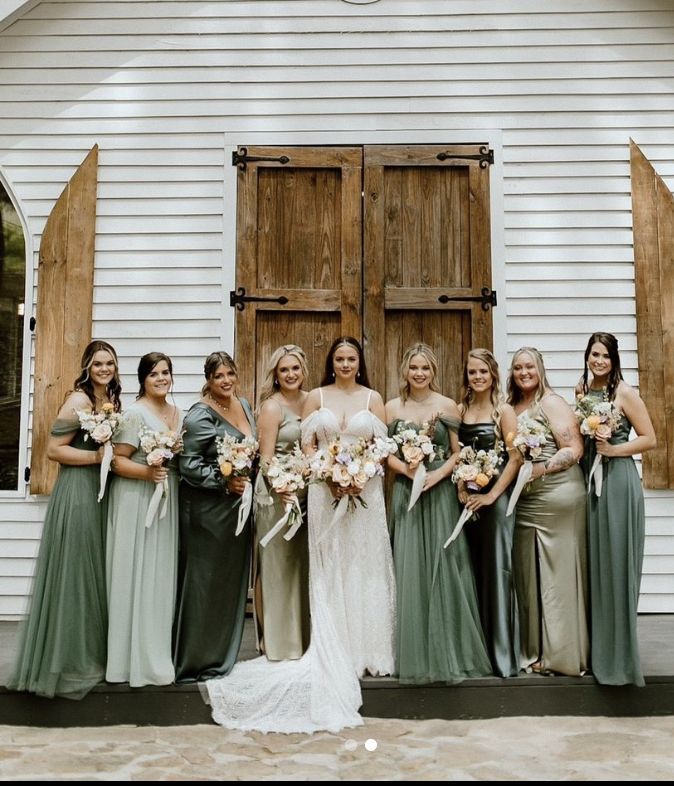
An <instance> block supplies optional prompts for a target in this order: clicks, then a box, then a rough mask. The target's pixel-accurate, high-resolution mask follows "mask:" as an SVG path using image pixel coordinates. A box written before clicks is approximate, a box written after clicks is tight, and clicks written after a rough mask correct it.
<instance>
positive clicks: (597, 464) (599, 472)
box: [587, 453, 604, 497]
mask: <svg viewBox="0 0 674 786" xmlns="http://www.w3.org/2000/svg"><path fill="white" fill-rule="evenodd" d="M601 458H602V457H601V454H599V453H598V454H597V455H596V456H595V457H594V461H593V462H592V469H591V470H590V474H589V475H588V477H587V493H588V494H589V493H590V490H591V488H592V478H593V477H594V493H595V494H596V495H597V496H598V497H601V490H602V486H603V485H604V468H603V467H602V463H601Z"/></svg>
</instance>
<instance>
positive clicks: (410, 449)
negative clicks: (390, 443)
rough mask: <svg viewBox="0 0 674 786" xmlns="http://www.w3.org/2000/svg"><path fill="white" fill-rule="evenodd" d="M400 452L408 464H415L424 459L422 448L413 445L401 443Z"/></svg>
mask: <svg viewBox="0 0 674 786" xmlns="http://www.w3.org/2000/svg"><path fill="white" fill-rule="evenodd" d="M402 453H403V456H404V457H405V461H406V462H407V463H408V464H412V465H417V464H420V463H421V462H422V461H423V460H424V452H423V450H422V449H421V448H419V447H415V446H414V445H403V449H402Z"/></svg>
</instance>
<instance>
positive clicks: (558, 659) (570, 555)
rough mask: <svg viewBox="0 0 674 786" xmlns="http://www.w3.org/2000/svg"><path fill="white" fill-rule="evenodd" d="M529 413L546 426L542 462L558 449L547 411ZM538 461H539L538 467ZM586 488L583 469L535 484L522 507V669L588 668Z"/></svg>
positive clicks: (517, 551) (518, 555) (575, 672)
mask: <svg viewBox="0 0 674 786" xmlns="http://www.w3.org/2000/svg"><path fill="white" fill-rule="evenodd" d="M526 414H527V415H528V416H529V417H530V418H533V419H535V420H538V421H539V422H540V423H542V424H543V425H544V426H545V429H546V436H547V438H548V441H547V443H546V444H545V445H544V446H543V451H542V453H541V455H540V456H539V458H538V459H537V461H539V462H540V461H547V460H548V459H549V458H551V457H552V456H554V455H555V453H556V452H557V451H558V450H559V446H558V445H557V444H556V443H555V439H554V435H553V433H552V430H551V429H550V424H549V423H548V420H547V418H546V416H545V413H544V412H543V410H542V409H541V408H540V406H536V407H535V408H532V409H529V410H527V411H526ZM535 463H536V462H535ZM586 497H587V494H586V489H585V482H584V480H583V472H582V470H581V468H580V467H579V466H578V464H574V465H573V466H572V467H569V468H568V469H565V470H563V471H562V472H554V473H551V474H549V475H545V476H542V477H540V478H537V479H536V480H533V481H531V482H530V483H528V484H527V485H526V486H525V487H524V489H523V491H522V494H521V496H520V498H519V500H518V502H517V508H516V509H515V538H514V543H513V571H514V576H515V588H516V591H517V604H518V607H519V615H520V636H521V652H522V661H521V664H522V666H523V667H525V666H528V665H529V664H532V663H534V662H536V661H540V662H541V664H542V666H543V668H545V669H549V670H550V671H555V672H559V673H560V674H567V675H569V676H579V675H581V674H583V673H584V672H585V671H587V669H588V665H589V649H590V646H589V634H588V626H587V545H586V524H585V505H586Z"/></svg>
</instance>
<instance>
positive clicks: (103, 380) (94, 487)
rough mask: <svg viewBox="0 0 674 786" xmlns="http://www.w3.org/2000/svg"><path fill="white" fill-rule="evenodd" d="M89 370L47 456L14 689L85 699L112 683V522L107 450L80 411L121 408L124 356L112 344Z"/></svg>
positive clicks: (94, 348) (94, 345)
mask: <svg viewBox="0 0 674 786" xmlns="http://www.w3.org/2000/svg"><path fill="white" fill-rule="evenodd" d="M81 367H82V370H81V372H80V374H79V376H78V377H77V379H76V380H75V383H74V385H73V390H72V391H71V392H70V393H69V394H68V395H67V397H66V400H65V401H64V403H63V406H62V407H61V409H60V410H59V413H58V415H57V418H56V421H55V423H54V425H53V427H52V431H51V437H50V439H49V443H48V446H47V455H48V456H49V458H50V459H51V460H52V461H57V462H58V463H59V464H60V471H59V475H58V478H57V480H56V484H55V486H54V490H53V491H52V493H51V497H50V499H49V505H48V506H47V513H46V516H45V521H44V528H43V530H42V542H41V543H40V551H39V553H38V557H37V567H36V572H35V579H34V582H33V593H32V599H31V605H30V609H29V612H28V619H27V621H26V623H25V624H24V626H23V628H22V631H21V641H20V645H19V654H18V657H17V660H16V663H15V665H14V670H13V674H12V676H11V677H10V679H9V681H8V683H7V687H8V688H10V689H11V690H22V691H30V692H31V693H36V694H37V695H38V696H47V697H49V698H51V697H53V696H65V697H67V698H71V699H81V698H82V697H83V696H84V695H85V694H86V693H87V692H88V691H90V690H91V688H93V687H94V685H96V684H97V683H98V682H101V681H102V680H103V679H104V677H105V655H106V640H107V626H108V617H107V608H106V600H105V521H106V515H107V498H104V499H103V500H102V501H101V502H100V503H99V502H97V496H98V489H99V465H100V463H101V457H102V453H103V449H102V447H100V446H99V445H98V444H97V443H96V442H94V441H93V440H92V439H91V437H89V438H88V439H87V433H86V432H85V431H84V430H83V429H82V428H81V427H80V422H79V420H78V418H77V415H76V414H75V412H76V410H92V411H94V412H100V411H101V409H102V407H103V405H104V404H112V407H113V409H114V411H115V412H119V411H120V409H121V404H120V394H121V391H122V388H121V385H120V383H119V376H118V364H117V355H116V353H115V350H114V349H113V348H112V347H111V346H110V344H108V343H106V342H105V341H92V342H91V343H90V344H89V345H88V346H87V347H86V349H85V350H84V353H83V355H82V362H81Z"/></svg>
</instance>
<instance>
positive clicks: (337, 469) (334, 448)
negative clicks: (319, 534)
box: [309, 437, 398, 537]
mask: <svg viewBox="0 0 674 786" xmlns="http://www.w3.org/2000/svg"><path fill="white" fill-rule="evenodd" d="M397 449H398V445H397V443H396V442H395V440H393V439H391V438H390V437H374V439H372V440H365V439H359V440H357V441H355V442H350V443H348V444H343V443H342V442H341V440H340V439H339V437H338V438H337V439H336V440H335V441H334V442H332V443H331V444H330V445H329V446H328V447H327V449H324V450H319V451H318V452H317V453H315V454H314V455H313V456H312V457H311V459H310V461H309V467H310V473H311V474H310V477H311V480H312V481H322V482H325V483H333V484H334V485H336V486H339V487H340V488H342V489H344V490H345V491H346V492H347V493H346V494H345V495H344V496H343V497H342V498H341V499H339V500H335V501H334V503H333V507H334V508H335V515H334V516H333V518H332V521H331V522H330V525H329V526H328V529H327V530H326V532H325V533H324V536H323V537H325V534H327V532H329V530H330V529H331V528H332V527H333V526H334V524H336V523H337V522H338V521H339V520H340V519H341V518H342V517H343V516H344V514H345V513H346V512H347V511H352V510H355V509H356V500H357V501H358V502H359V503H360V504H361V505H362V507H364V508H366V507H367V503H366V502H365V500H364V499H363V498H362V497H361V496H360V492H361V491H362V490H363V489H364V488H365V484H366V483H367V482H368V480H370V478H373V477H375V475H378V476H382V475H383V474H384V468H383V466H382V462H383V461H384V459H385V458H386V457H387V456H388V455H390V454H391V453H395V452H396V450H397Z"/></svg>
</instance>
